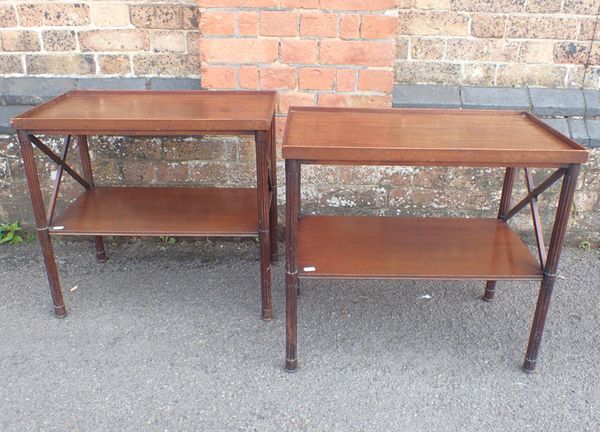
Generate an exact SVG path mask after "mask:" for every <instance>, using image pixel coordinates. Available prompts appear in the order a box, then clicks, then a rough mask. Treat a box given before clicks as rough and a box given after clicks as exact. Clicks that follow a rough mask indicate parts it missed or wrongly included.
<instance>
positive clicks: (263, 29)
mask: <svg viewBox="0 0 600 432" xmlns="http://www.w3.org/2000/svg"><path fill="white" fill-rule="evenodd" d="M259 31H260V34H261V35H262V36H296V35H297V34H298V14H296V13H293V12H279V11H277V12H261V13H260V25H259Z"/></svg>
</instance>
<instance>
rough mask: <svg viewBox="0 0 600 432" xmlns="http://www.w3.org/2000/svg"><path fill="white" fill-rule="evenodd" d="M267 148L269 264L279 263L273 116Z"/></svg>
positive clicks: (275, 140) (275, 143)
mask: <svg viewBox="0 0 600 432" xmlns="http://www.w3.org/2000/svg"><path fill="white" fill-rule="evenodd" d="M269 147H270V161H271V164H270V167H269V168H270V169H269V177H270V179H271V193H272V197H271V208H270V215H269V229H270V231H271V233H270V234H269V235H270V238H271V262H277V261H279V233H278V230H277V228H278V227H277V219H278V214H277V139H276V130H275V116H273V120H272V121H271V129H270V131H269Z"/></svg>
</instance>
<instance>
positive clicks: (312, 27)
mask: <svg viewBox="0 0 600 432" xmlns="http://www.w3.org/2000/svg"><path fill="white" fill-rule="evenodd" d="M300 34H301V35H302V36H320V37H336V36H337V15H336V14H332V13H319V12H314V13H304V14H302V15H300Z"/></svg>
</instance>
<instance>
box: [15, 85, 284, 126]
mask: <svg viewBox="0 0 600 432" xmlns="http://www.w3.org/2000/svg"><path fill="white" fill-rule="evenodd" d="M275 100H276V93H275V92H272V91H261V92H243V91H236V92H217V91H175V92H174V91H143V90H142V91H104V90H85V91H82V90H75V91H71V92H68V93H65V94H64V95H62V96H59V97H57V98H55V99H52V100H51V101H49V102H46V103H44V104H41V105H39V106H37V107H35V108H33V109H31V110H29V111H27V112H25V113H23V114H20V115H18V116H16V117H14V118H13V119H12V121H11V125H12V127H14V128H15V129H23V130H27V131H30V132H38V133H39V132H45V133H71V134H77V133H86V134H92V133H103V134H109V133H115V134H120V135H126V134H127V135H145V134H146V135H148V134H153V135H156V134H160V133H165V134H174V133H181V134H185V133H194V132H201V131H215V132H217V131H231V132H234V131H235V132H238V131H248V132H251V131H257V130H263V131H264V130H268V129H269V128H270V126H271V121H272V118H273V113H274V111H275Z"/></svg>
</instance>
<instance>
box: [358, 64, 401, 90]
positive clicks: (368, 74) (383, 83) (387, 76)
mask: <svg viewBox="0 0 600 432" xmlns="http://www.w3.org/2000/svg"><path fill="white" fill-rule="evenodd" d="M393 86H394V73H393V72H392V71H391V70H378V69H365V70H361V71H360V80H359V84H358V88H359V90H362V91H381V92H391V91H392V87H393Z"/></svg>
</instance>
